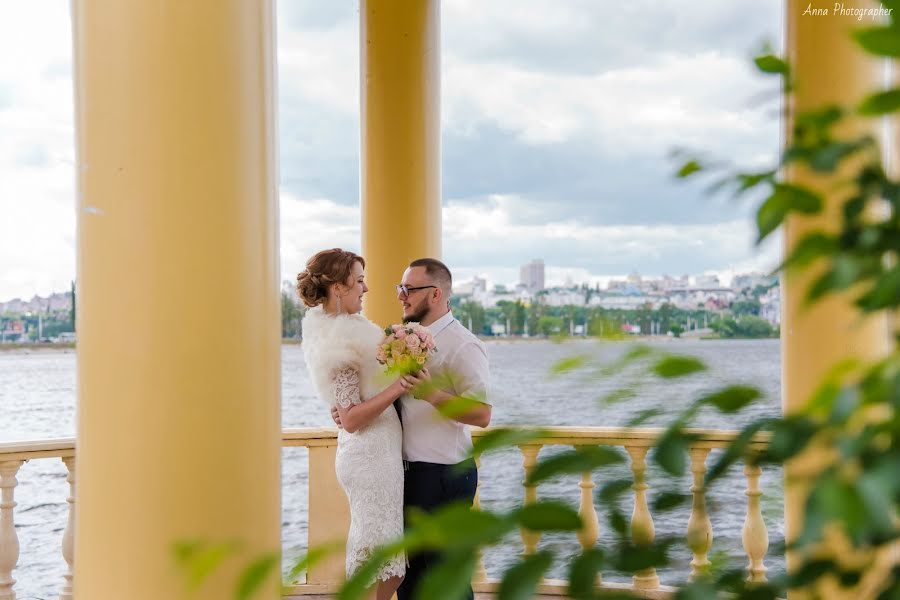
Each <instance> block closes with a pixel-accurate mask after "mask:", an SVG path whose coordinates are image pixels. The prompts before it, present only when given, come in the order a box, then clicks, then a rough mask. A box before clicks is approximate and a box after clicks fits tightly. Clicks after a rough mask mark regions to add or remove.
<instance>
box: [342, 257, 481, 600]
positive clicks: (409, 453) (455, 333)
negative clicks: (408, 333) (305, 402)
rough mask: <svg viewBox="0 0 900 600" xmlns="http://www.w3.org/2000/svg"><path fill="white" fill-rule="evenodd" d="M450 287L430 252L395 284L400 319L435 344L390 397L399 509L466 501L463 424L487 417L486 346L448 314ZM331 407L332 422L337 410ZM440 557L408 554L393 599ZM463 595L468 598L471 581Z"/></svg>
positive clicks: (468, 468)
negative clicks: (400, 480) (394, 410)
mask: <svg viewBox="0 0 900 600" xmlns="http://www.w3.org/2000/svg"><path fill="white" fill-rule="evenodd" d="M452 288H453V276H452V275H451V274H450V269H448V268H447V265H445V264H444V263H442V262H441V261H439V260H437V259H434V258H420V259H418V260H414V261H412V262H411V263H409V267H408V268H407V269H406V271H404V272H403V278H402V279H401V281H400V285H398V286H397V299H398V300H400V302H401V303H402V304H403V321H404V322H410V321H415V322H418V323H420V324H421V325H423V326H425V327H427V328H428V329H429V330H430V331H431V335H432V336H433V337H434V343H435V346H436V347H437V352H436V353H435V354H433V355H432V356H431V357H429V359H428V362H427V365H426V367H425V368H424V369H422V371H420V372H419V374H418V375H417V376H408V377H409V378H410V382H411V383H412V384H413V385H414V387H413V394H412V396H410V395H406V396H403V397H402V398H401V399H400V400H398V402H399V407H400V408H399V411H400V418H401V422H402V423H403V466H404V475H405V478H404V491H403V505H404V508H405V509H406V511H408V510H409V509H410V508H416V509H419V510H422V511H424V512H426V513H430V512H434V511H435V510H437V509H438V508H440V507H442V506H445V505H447V504H450V503H452V502H465V503H468V504H469V505H471V504H472V501H473V500H474V498H475V488H476V486H477V485H478V470H477V469H476V468H475V461H474V460H472V459H471V458H468V456H469V453H470V452H471V450H472V434H471V432H470V431H469V426H470V425H474V426H477V427H487V426H488V424H489V423H490V422H491V405H490V401H489V400H488V397H487V389H488V376H489V373H488V357H487V351H486V350H485V348H484V344H482V343H481V340H479V339H478V338H477V337H475V336H474V335H472V333H470V332H469V330H468V329H466V328H465V327H463V326H462V325H461V324H460V323H459V321H457V320H456V319H454V318H453V314H452V313H451V312H450V291H451V289H452ZM460 398H464V399H465V400H463V401H462V402H463V404H464V405H465V406H464V412H462V413H460V412H459V411H458V410H454V411H453V414H454V415H455V416H454V417H453V418H449V417H446V416H444V415H443V414H442V413H441V412H440V408H441V407H442V406H444V405H446V404H447V403H448V402H450V401H453V400H454V399H455V400H457V401H459V399H460ZM331 414H332V417H333V418H334V420H335V423H337V425H338V427H340V420H339V418H338V416H337V411H336V410H332V413H331ZM407 514H408V512H407ZM440 560H441V555H440V554H439V553H435V552H422V553H419V554H413V555H411V556H410V557H409V568H408V569H407V570H406V578H405V579H404V580H403V584H402V585H401V586H400V589H399V590H397V596H398V600H411V599H412V598H413V597H414V592H415V590H416V587H417V586H418V585H419V583H420V581H421V579H422V577H423V576H424V575H425V573H426V572H427V570H428V569H430V568H433V567H434V566H436V565H437V564H438V563H439V562H440ZM466 598H469V599H472V598H474V595H473V593H472V588H471V587H469V589H468V592H467V595H466Z"/></svg>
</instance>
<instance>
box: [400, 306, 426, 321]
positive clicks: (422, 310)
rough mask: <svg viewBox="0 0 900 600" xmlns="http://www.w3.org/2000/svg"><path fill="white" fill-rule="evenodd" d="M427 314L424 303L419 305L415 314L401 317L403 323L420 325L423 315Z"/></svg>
mask: <svg viewBox="0 0 900 600" xmlns="http://www.w3.org/2000/svg"><path fill="white" fill-rule="evenodd" d="M427 314H428V305H427V304H425V303H424V302H423V303H422V305H420V306H419V307H418V308H417V309H416V311H415V312H413V313H412V314H410V315H407V316H405V317H403V322H404V323H421V322H422V319H424V318H425V315H427Z"/></svg>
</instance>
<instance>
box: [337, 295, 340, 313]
mask: <svg viewBox="0 0 900 600" xmlns="http://www.w3.org/2000/svg"><path fill="white" fill-rule="evenodd" d="M337 314H341V297H340V296H338V297H337Z"/></svg>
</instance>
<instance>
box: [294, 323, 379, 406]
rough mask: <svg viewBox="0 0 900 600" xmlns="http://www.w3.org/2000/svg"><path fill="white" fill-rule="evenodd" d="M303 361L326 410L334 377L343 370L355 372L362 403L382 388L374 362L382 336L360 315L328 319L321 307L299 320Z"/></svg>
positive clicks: (377, 366) (376, 328)
mask: <svg viewBox="0 0 900 600" xmlns="http://www.w3.org/2000/svg"><path fill="white" fill-rule="evenodd" d="M302 331H303V342H302V347H303V357H304V358H305V359H306V367H307V369H309V374H310V378H311V379H312V382H313V387H314V388H315V390H316V394H317V395H318V396H319V398H321V399H322V400H324V401H325V402H326V403H327V404H328V405H329V406H333V405H334V404H335V398H334V374H335V373H336V372H337V371H339V370H340V369H344V368H347V367H350V368H353V369H356V370H357V371H358V372H359V388H360V392H361V393H362V397H363V399H364V400H365V399H368V398H371V397H372V396H374V395H375V394H377V393H378V392H379V391H381V389H383V387H384V385H383V384H384V383H385V382H384V378H383V376H382V375H383V373H382V371H383V367H382V366H381V365H380V364H378V361H377V360H375V353H376V351H377V349H378V344H379V343H380V342H381V340H382V339H383V338H384V332H383V331H382V330H381V328H380V327H378V325H376V324H375V323H373V322H372V321H370V320H368V319H367V318H365V317H364V316H362V315H361V314H356V315H348V314H343V315H337V316H331V315H329V314H328V313H326V312H325V310H324V309H323V308H322V307H321V306H316V307H313V308H310V309H309V310H307V311H306V315H305V316H304V317H303V330H302Z"/></svg>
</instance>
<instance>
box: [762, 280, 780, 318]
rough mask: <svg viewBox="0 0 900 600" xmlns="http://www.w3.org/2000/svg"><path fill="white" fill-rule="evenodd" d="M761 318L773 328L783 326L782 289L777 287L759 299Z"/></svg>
mask: <svg viewBox="0 0 900 600" xmlns="http://www.w3.org/2000/svg"><path fill="white" fill-rule="evenodd" d="M759 316H760V317H762V318H763V319H765V320H766V321H768V322H769V324H771V325H773V326H779V325H781V288H780V287H779V286H777V285H776V286H775V287H773V288H771V289H770V290H769V291H767V292H766V293H765V294H763V295H762V296H760V297H759Z"/></svg>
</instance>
